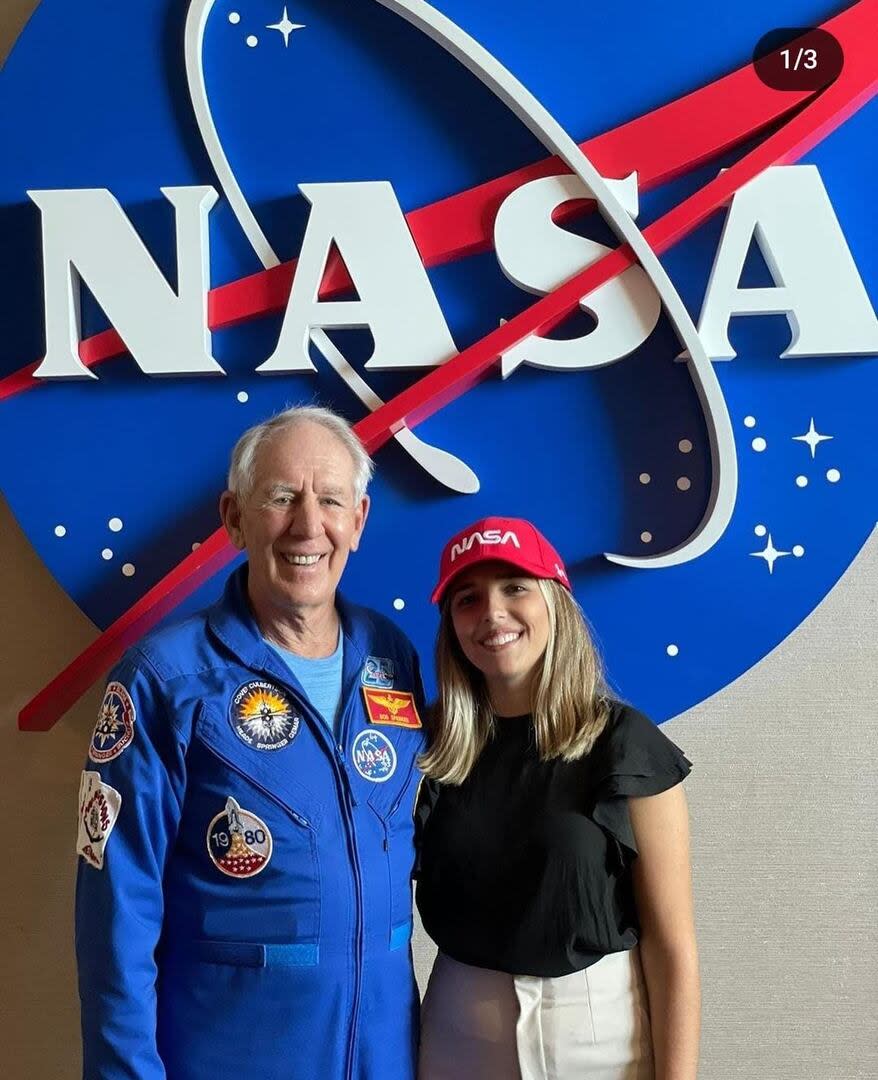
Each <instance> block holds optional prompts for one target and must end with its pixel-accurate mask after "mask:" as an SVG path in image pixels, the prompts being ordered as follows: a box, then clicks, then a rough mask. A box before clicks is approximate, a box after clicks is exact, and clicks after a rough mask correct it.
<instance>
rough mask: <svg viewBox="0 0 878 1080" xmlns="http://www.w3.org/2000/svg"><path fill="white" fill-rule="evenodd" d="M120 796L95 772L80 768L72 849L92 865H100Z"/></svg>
mask: <svg viewBox="0 0 878 1080" xmlns="http://www.w3.org/2000/svg"><path fill="white" fill-rule="evenodd" d="M121 806H122V796H121V795H120V793H119V792H118V791H116V789H115V788H113V787H110V785H109V784H104V783H103V782H102V781H101V774H100V773H98V772H83V774H82V778H81V780H80V781H79V832H78V833H77V837H76V853H77V855H81V856H82V857H83V859H85V861H86V862H87V863H88V864H89V866H93V867H94V868H95V870H103V868H104V850H105V848H106V846H107V841H108V840H109V838H110V833H111V832H112V831H113V826H114V825H115V824H116V820H117V818H118V817H119V810H120V808H121Z"/></svg>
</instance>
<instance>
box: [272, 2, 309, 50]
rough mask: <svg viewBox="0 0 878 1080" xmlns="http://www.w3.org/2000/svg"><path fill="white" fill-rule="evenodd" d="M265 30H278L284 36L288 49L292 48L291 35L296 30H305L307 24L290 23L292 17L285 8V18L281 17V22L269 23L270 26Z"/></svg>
mask: <svg viewBox="0 0 878 1080" xmlns="http://www.w3.org/2000/svg"><path fill="white" fill-rule="evenodd" d="M265 29H266V30H277V32H278V33H279V34H283V36H284V46H285V47H286V48H287V49H288V48H289V47H290V34H292V33H293V32H294V31H296V30H304V29H305V24H304V23H294V22H290V17H289V15H288V14H287V9H286V7H284V13H283V16H282V17H281V20H280V22H276V23H269V25H268V26H266V28H265Z"/></svg>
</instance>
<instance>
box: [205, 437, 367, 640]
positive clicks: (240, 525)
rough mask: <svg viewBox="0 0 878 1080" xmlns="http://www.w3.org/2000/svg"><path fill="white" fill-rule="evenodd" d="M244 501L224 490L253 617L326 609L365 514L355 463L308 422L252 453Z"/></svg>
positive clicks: (224, 512)
mask: <svg viewBox="0 0 878 1080" xmlns="http://www.w3.org/2000/svg"><path fill="white" fill-rule="evenodd" d="M253 480H254V483H253V487H252V489H251V491H250V494H249V495H248V496H247V497H246V499H244V500H239V499H238V498H236V496H235V495H233V494H232V493H231V492H228V491H227V492H226V493H225V494H224V495H223V497H222V500H221V502H220V512H221V513H222V517H223V523H224V524H225V526H226V529H227V530H228V532H229V535H230V537H231V538H232V542H233V543H234V544H235V546H236V547H238V548H239V549H241V550H243V549H246V551H247V557H248V559H249V579H248V589H249V593H250V600H251V603H252V604H253V608H254V611H255V613H256V616H257V619H259V621H260V622H262V623H264V622H266V621H270V620H271V619H272V618H276V617H283V615H284V613H288V614H295V615H298V616H302V615H307V614H308V613H309V611H310V612H311V613H313V612H315V611H321V610H322V611H326V610H328V609H329V608H331V607H333V606H334V604H335V591H336V588H337V587H338V583H339V580H340V578H341V575H342V571H343V570H344V568H345V564H346V563H347V561H348V554H349V553H350V552H351V551H356V550H357V547H358V545H359V542H360V535H361V533H362V531H363V526H364V524H365V522H366V515H367V513H368V510H369V500H368V498H363V499H360V500H359V501H357V500H356V498H355V495H354V462H353V459H352V458H351V455H350V454H349V453H348V451H347V449H346V447H345V446H344V444H343V443H342V442H341V441H340V440H339V439H338V438H337V436H336V435H334V434H333V433H332V432H331V431H329V430H328V429H327V428H325V427H323V426H322V425H320V424H315V423H313V422H312V421H309V420H302V421H300V422H298V423H296V424H295V425H294V426H293V427H290V428H287V429H286V430H281V431H280V432H278V433H276V434H275V435H272V436H270V437H269V438H268V439H267V440H266V441H265V442H263V443H262V445H261V446H260V447H259V449H258V450H257V452H256V460H255V462H254V474H253Z"/></svg>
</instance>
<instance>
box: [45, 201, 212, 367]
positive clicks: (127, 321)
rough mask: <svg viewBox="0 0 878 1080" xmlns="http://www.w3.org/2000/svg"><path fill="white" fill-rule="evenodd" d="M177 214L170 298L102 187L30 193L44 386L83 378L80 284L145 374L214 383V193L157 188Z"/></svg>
mask: <svg viewBox="0 0 878 1080" xmlns="http://www.w3.org/2000/svg"><path fill="white" fill-rule="evenodd" d="M162 194H163V195H164V196H165V197H166V198H167V200H168V201H169V202H170V203H171V205H172V206H173V207H174V209H175V210H176V214H177V281H178V285H177V293H175V292H174V290H173V289H172V288H171V286H170V285H169V284H168V282H167V281H166V279H165V277H164V275H163V274H162V272H161V270H160V269H159V268H158V266H157V265H156V263H155V261H154V260H153V258H152V256H151V255H150V254H149V252H148V251H147V249H146V247H145V246H144V244H143V241H142V240H141V239H140V237H139V236H138V235H137V233H136V232H135V231H134V227H133V226H132V224H131V222H130V221H129V220H128V218H127V217H126V215H125V212H124V210H123V209H122V207H121V206H120V205H119V203H118V202H117V201H116V199H115V198H114V197H113V196H112V195H111V194H110V192H109V191H107V190H106V189H103V188H98V189H83V190H72V191H29V192H28V195H29V196H30V197H31V199H33V201H34V202H35V203H36V204H37V206H38V207H39V208H40V212H41V214H42V224H43V281H44V287H45V303H46V356H45V359H44V360H43V362H42V363H41V364H40V366H39V367H38V368H37V370H36V371H35V372H34V374H35V375H36V376H37V377H39V378H42V379H45V378H54V379H59V378H60V379H69V378H82V377H86V378H91V379H94V378H96V377H97V376H96V375H95V374H94V373H93V372H91V371H89V369H88V368H87V367H86V366H85V364H83V363H82V361H81V360H80V358H79V344H80V341H81V339H82V335H81V331H80V307H79V305H80V290H81V287H82V286H81V281H84V282H85V284H86V285H87V286H88V287H89V289H90V290H91V292H92V293H93V295H94V297H95V299H96V300H97V302H98V303H99V304H100V305H101V307H102V308H103V310H104V312H105V313H106V315H107V318H108V319H109V320H110V322H111V323H112V325H113V326H114V327H115V329H116V330H117V331H118V333H119V335H120V336H121V337H122V339H123V340H124V342H125V344H126V346H127V348H128V350H129V352H130V353H131V355H132V356H133V357H134V359H135V360H136V361H137V363H138V364H139V365H140V367H141V368H142V370H143V371H144V372H146V374H147V375H222V374H224V372H223V369H222V368H221V367H220V366H219V364H218V363H217V362H216V360H214V359H213V357H212V356H211V335H210V330H209V329H208V323H207V294H208V292H209V290H210V239H209V236H208V231H207V217H208V214H209V213H210V210H211V207H212V206H214V204H215V203H216V201H217V198H218V195H217V193H216V191H214V189H213V188H212V187H171V188H162Z"/></svg>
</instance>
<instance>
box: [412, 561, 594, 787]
mask: <svg viewBox="0 0 878 1080" xmlns="http://www.w3.org/2000/svg"><path fill="white" fill-rule="evenodd" d="M537 582H538V584H539V587H540V591H541V592H542V594H543V597H544V599H545V601H546V607H547V608H548V611H549V640H548V644H547V645H546V651H545V653H544V655H543V661H542V664H541V666H540V669H539V671H538V672H536V673H535V675H534V678H533V680H532V683H531V687H530V699H531V701H530V704H531V714H532V716H533V725H534V729H535V731H536V742H537V750H538V751H539V755H540V759H541V760H543V761H548V760H550V759H551V758H557V757H560V758H562V759H563V760H564V761H576V760H577V759H578V758H581V757H583V756H584V755H585V754H587V753H588V752H589V750H591V748H592V746H593V745H594V742H595V739H597V737H598V735H600V733H601V732H602V731H603V729H604V727H605V725H606V723H607V719H608V717H609V702H610V699H609V695H608V691H607V687H606V683H605V682H604V674H603V665H602V663H601V659H600V656H599V654H598V651H597V649H596V647H595V644H594V641H593V639H592V635H591V633H590V632H589V628H588V624H587V622H586V619H585V616H584V615H583V613H582V609H581V608H580V606H579V604H577V602H576V601H575V600H574V599H573V597H572V596H571V595H570V593H569V592H568V591H567V589H565V588H564V587H563V586H562V585H559V584H558V582H556V581H550V580H543V579H542V578H538V579H537ZM436 673H437V676H438V680H439V698H438V700H437V702H436V705H435V708H434V711H433V716H432V721H433V722H432V725H431V726H432V729H433V732H432V736H433V737H432V740H431V744H430V747H429V748H428V750H427V751H426V753H424V754H422V755H421V757H420V759H419V761H418V764H419V765H420V767H421V769H422V770H423V771H424V773H425V774H426V775H427V776H429V777H430V778H431V779H434V780H439V781H440V782H441V783H443V784H462V783H463V781H464V780H466V778H467V777H468V776H469V774H470V772H472V769H473V767H474V765H475V763H476V762H477V761H478V759H479V755H480V754H481V752H482V750H483V749H484V747H485V744H486V743H487V741H488V739H489V738H490V736H491V734H492V732H493V727H494V723H495V721H494V713H493V710H492V708H491V702H490V698H489V696H488V688H487V686H486V684H485V678H484V676H483V675H482V673H481V672H480V671H479V670H478V668H476V667H475V666H474V665H473V664H471V663H470V662H469V660H467V658H466V656H464V653H463V650H462V649H461V647H460V643H459V642H458V640H457V634H456V633H455V632H454V626H453V624H452V621H451V605H450V597H449V594H448V593H446V595H445V599H444V600H443V602H442V606H441V609H440V622H439V633H438V635H437V638H436Z"/></svg>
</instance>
